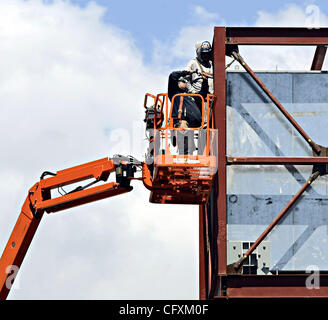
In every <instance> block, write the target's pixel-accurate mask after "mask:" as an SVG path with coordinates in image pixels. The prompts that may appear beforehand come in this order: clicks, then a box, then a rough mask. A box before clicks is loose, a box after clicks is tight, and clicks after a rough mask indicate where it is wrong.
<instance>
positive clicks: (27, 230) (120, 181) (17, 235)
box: [0, 158, 135, 300]
mask: <svg viewBox="0 0 328 320" xmlns="http://www.w3.org/2000/svg"><path fill="white" fill-rule="evenodd" d="M114 171H115V172H116V182H109V183H105V184H102V185H99V186H95V187H91V188H90V186H91V185H93V184H95V183H97V182H100V181H107V179H108V177H109V175H110V173H111V172H114ZM134 172H135V166H134V165H132V164H130V163H127V162H125V161H121V160H120V159H118V160H117V159H115V160H113V159H109V158H104V159H100V160H96V161H93V162H89V163H86V164H83V165H79V166H76V167H72V168H69V169H65V170H61V171H58V172H57V173H56V174H52V173H50V172H45V173H44V174H43V175H42V176H41V179H40V182H37V183H36V184H35V185H34V186H33V187H32V188H31V189H30V190H29V192H28V195H27V197H26V200H25V202H24V204H23V207H22V210H21V213H20V215H19V217H18V220H17V222H16V224H15V226H14V229H13V231H12V233H11V235H10V238H9V240H8V243H7V245H6V247H5V249H4V252H3V254H2V256H1V258H0V300H3V299H6V297H7V295H8V294H9V291H10V288H11V286H12V284H13V281H14V278H15V276H16V273H17V271H18V269H19V267H20V266H21V264H22V262H23V259H24V257H25V254H26V252H27V250H28V248H29V246H30V243H31V241H32V239H33V236H34V234H35V232H36V230H37V228H38V225H39V223H40V221H41V218H42V216H43V213H44V212H47V213H50V212H57V211H61V210H65V209H68V208H72V207H76V206H79V205H82V204H85V203H89V202H93V201H97V200H101V199H105V198H108V197H113V196H116V195H119V194H122V193H126V192H129V191H131V190H132V187H131V186H130V181H131V178H133V175H134ZM49 174H50V175H52V177H48V178H45V179H43V178H44V176H45V175H49ZM87 179H94V180H93V181H92V182H91V183H89V184H87V185H86V186H84V187H81V186H80V187H77V188H75V189H74V190H72V191H70V192H68V193H66V194H64V195H62V196H59V197H56V198H53V199H52V198H51V190H52V189H56V188H60V187H63V186H68V185H70V184H73V183H76V182H80V181H83V180H87Z"/></svg>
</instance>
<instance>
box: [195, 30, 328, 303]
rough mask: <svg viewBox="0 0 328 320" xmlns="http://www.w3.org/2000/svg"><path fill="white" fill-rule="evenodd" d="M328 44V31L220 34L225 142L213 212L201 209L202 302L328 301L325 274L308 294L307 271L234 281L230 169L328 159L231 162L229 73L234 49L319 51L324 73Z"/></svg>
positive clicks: (220, 125)
mask: <svg viewBox="0 0 328 320" xmlns="http://www.w3.org/2000/svg"><path fill="white" fill-rule="evenodd" d="M327 44H328V29H327V28H320V29H308V28H276V27H275V28H271V27H265V28H257V27H256V28H255V27H254V28H252V27H251V28H249V27H215V28H214V38H213V51H214V55H213V61H214V93H215V95H216V97H217V99H216V104H215V112H214V121H215V128H217V129H218V131H219V137H220V138H219V140H218V175H217V183H216V184H215V188H214V189H215V190H213V193H212V196H211V197H212V201H211V205H212V206H213V208H211V209H209V205H202V206H200V209H199V230H200V239H199V249H200V256H199V257H200V261H199V276H200V278H199V279H200V281H199V293H200V295H199V297H200V299H215V298H222V297H225V298H227V297H228V298H230V297H328V274H322V273H320V290H308V289H307V288H306V286H305V281H306V278H307V277H308V275H306V274H305V273H304V272H301V271H300V272H298V273H296V274H288V273H287V274H279V275H272V276H271V275H270V276H259V275H233V274H228V273H227V252H226V251H227V243H226V242H227V241H226V240H227V239H226V226H227V220H226V196H227V185H226V178H227V177H226V168H227V166H229V165H246V164H263V165H284V164H302V165H303V164H308V165H311V164H318V163H327V160H328V157H227V156H226V138H227V137H226V73H225V57H226V48H227V46H229V45H234V46H238V45H312V46H317V47H316V51H315V55H314V58H313V61H312V66H311V70H320V69H321V68H322V65H323V62H324V58H325V54H326V49H327V47H326V46H327ZM262 89H263V88H262ZM312 147H313V146H312ZM314 149H316V148H314ZM302 190H303V188H302ZM211 210H212V211H211ZM211 212H212V216H211Z"/></svg>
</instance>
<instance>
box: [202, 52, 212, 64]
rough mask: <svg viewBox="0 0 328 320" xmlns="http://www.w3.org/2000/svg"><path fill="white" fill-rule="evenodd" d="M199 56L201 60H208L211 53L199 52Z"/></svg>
mask: <svg viewBox="0 0 328 320" xmlns="http://www.w3.org/2000/svg"><path fill="white" fill-rule="evenodd" d="M200 56H201V58H202V60H203V61H205V62H208V61H209V60H210V58H211V53H210V52H202V53H201V54H200Z"/></svg>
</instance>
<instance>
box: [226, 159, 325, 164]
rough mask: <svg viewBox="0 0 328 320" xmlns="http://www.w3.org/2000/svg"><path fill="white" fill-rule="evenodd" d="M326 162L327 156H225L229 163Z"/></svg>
mask: <svg viewBox="0 0 328 320" xmlns="http://www.w3.org/2000/svg"><path fill="white" fill-rule="evenodd" d="M316 163H328V157H227V164H229V165H259V164H260V165H284V164H295V165H313V164H316Z"/></svg>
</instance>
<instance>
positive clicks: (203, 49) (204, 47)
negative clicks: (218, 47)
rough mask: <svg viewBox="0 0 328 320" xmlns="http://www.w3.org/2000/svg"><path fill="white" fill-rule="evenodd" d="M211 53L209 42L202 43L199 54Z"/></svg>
mask: <svg viewBox="0 0 328 320" xmlns="http://www.w3.org/2000/svg"><path fill="white" fill-rule="evenodd" d="M211 51H212V46H211V44H210V43H209V41H203V42H202V44H201V46H200V52H201V53H205V52H211Z"/></svg>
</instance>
